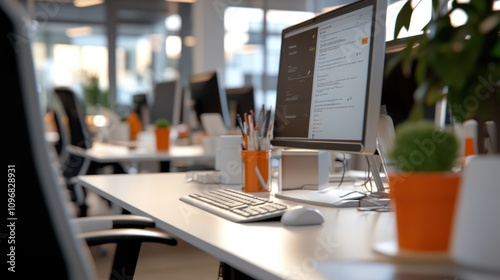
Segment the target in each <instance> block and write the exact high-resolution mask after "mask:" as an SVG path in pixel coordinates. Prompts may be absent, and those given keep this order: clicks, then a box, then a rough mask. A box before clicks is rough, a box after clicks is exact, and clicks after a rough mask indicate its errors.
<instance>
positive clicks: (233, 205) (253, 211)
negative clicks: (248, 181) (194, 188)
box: [180, 189, 287, 223]
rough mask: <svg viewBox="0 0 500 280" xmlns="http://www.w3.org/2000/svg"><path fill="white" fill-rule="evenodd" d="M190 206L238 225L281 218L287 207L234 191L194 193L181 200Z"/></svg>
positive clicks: (221, 190) (220, 190)
mask: <svg viewBox="0 0 500 280" xmlns="http://www.w3.org/2000/svg"><path fill="white" fill-rule="evenodd" d="M180 200H181V201H184V202H186V203H188V204H191V205H193V206H195V207H197V208H200V209H202V210H205V211H207V212H210V213H212V214H214V215H217V216H219V217H222V218H224V219H227V220H230V221H233V222H236V223H249V222H257V221H264V220H270V219H276V218H280V217H281V215H283V213H284V212H285V211H286V209H287V206H286V205H284V204H281V203H277V202H273V201H271V200H269V199H268V198H263V197H259V196H257V195H253V194H249V193H245V192H242V191H237V190H232V189H218V190H212V191H207V192H200V193H193V194H190V195H186V196H183V197H181V198H180Z"/></svg>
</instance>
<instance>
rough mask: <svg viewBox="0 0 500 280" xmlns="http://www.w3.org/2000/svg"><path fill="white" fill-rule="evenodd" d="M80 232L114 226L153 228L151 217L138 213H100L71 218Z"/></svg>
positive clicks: (112, 227) (114, 227)
mask: <svg viewBox="0 0 500 280" xmlns="http://www.w3.org/2000/svg"><path fill="white" fill-rule="evenodd" d="M73 220H74V222H75V224H76V225H77V226H78V227H79V228H80V231H81V232H90V231H96V230H105V229H116V228H140V229H143V228H154V227H155V222H154V221H153V219H151V218H148V217H145V216H139V215H102V216H87V217H78V218H75V219H73Z"/></svg>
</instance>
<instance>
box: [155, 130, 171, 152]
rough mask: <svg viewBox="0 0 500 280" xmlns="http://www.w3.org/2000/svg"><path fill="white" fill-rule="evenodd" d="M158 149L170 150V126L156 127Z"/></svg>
mask: <svg viewBox="0 0 500 280" xmlns="http://www.w3.org/2000/svg"><path fill="white" fill-rule="evenodd" d="M155 134H156V150H158V151H168V149H169V148H170V128H155Z"/></svg>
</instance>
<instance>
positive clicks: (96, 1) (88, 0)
mask: <svg viewBox="0 0 500 280" xmlns="http://www.w3.org/2000/svg"><path fill="white" fill-rule="evenodd" d="M102 3H104V0H74V1H73V5H75V7H78V8H84V7H90V6H95V5H100V4H102Z"/></svg>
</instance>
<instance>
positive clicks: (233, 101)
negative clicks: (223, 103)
mask: <svg viewBox="0 0 500 280" xmlns="http://www.w3.org/2000/svg"><path fill="white" fill-rule="evenodd" d="M226 95H227V103H228V106H229V116H230V120H231V128H235V127H236V115H237V114H239V115H240V116H243V114H245V113H250V111H251V110H253V111H254V112H255V100H254V89H253V86H252V85H246V86H243V87H235V88H226ZM255 113H258V112H255Z"/></svg>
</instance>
